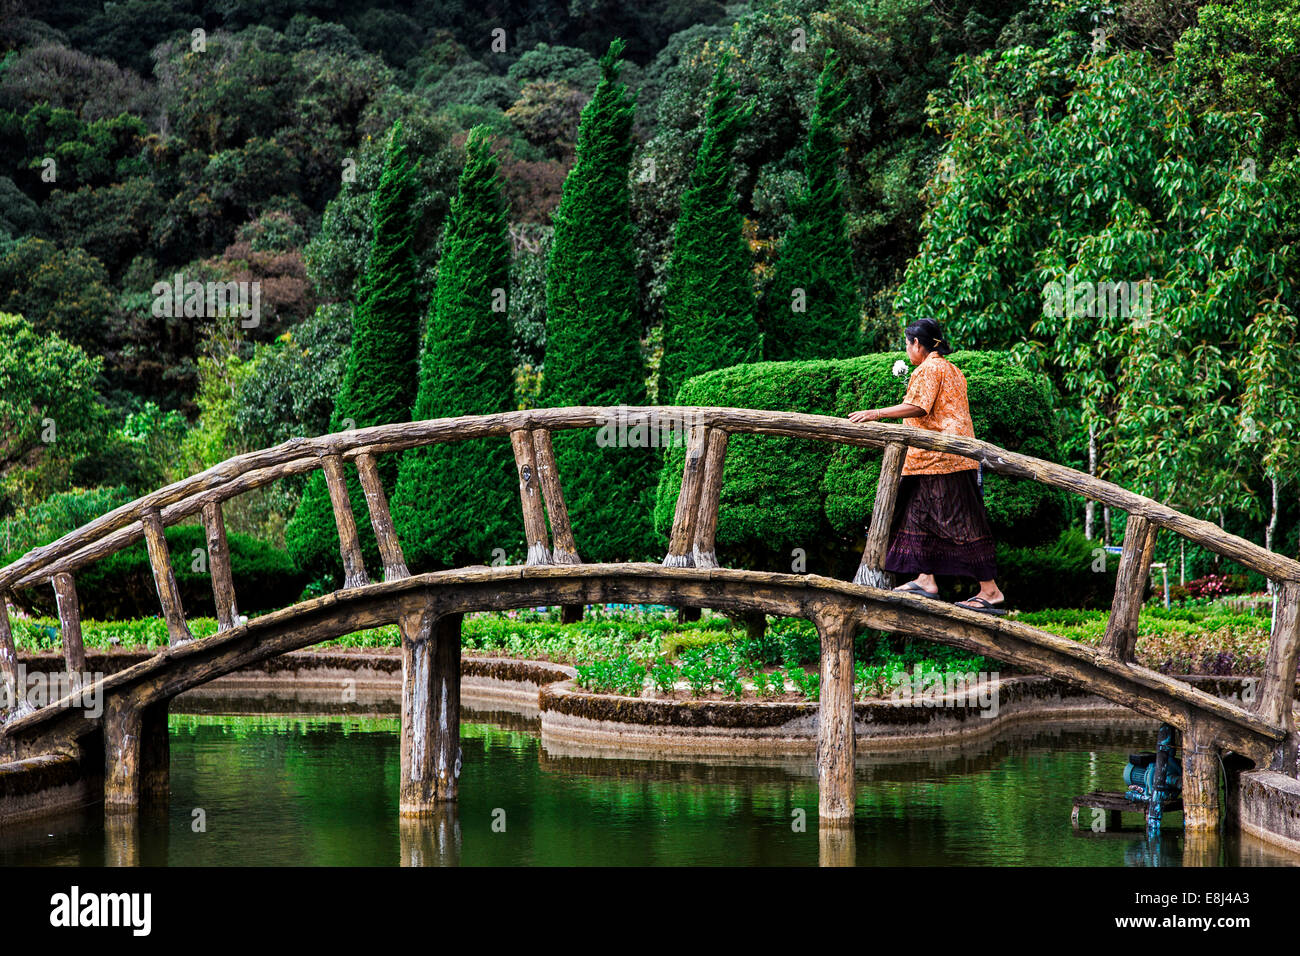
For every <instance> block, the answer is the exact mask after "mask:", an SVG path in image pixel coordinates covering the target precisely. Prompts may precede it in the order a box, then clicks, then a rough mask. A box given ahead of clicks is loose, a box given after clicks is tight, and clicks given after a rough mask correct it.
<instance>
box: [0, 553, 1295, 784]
mask: <svg viewBox="0 0 1300 956" xmlns="http://www.w3.org/2000/svg"><path fill="white" fill-rule="evenodd" d="M541 603H545V604H578V603H583V604H595V603H644V604H667V605H670V606H671V605H676V606H680V605H683V604H690V605H700V606H705V607H714V608H718V609H721V610H724V611H731V612H735V613H738V614H744V613H746V612H761V613H765V614H772V615H774V616H779V617H803V618H806V619H813V618H814V616H815V615H823V616H825V615H831V614H841V613H843V614H849V615H850V616H851V618H852V621H851V624H849V625H848V626H849V627H850V628H851V629H852V630H859V629H861V628H863V627H871V628H880V629H885V630H893V631H900V632H905V633H910V634H915V635H916V636H919V637H922V638H925V639H928V640H934V641H936V642H937V643H941V644H947V645H949V646H953V647H960V648H963V649H966V650H970V651H974V652H976V653H978V654H981V655H984V656H988V657H992V658H994V659H996V660H1003V661H1006V662H1008V663H1011V664H1015V665H1017V666H1020V667H1025V668H1027V669H1030V670H1033V671H1035V672H1037V673H1042V674H1046V675H1047V676H1050V677H1055V678H1057V679H1060V680H1064V681H1067V682H1069V683H1071V684H1075V685H1077V686H1082V687H1085V688H1086V689H1088V690H1089V691H1090V692H1092V693H1095V694H1098V695H1100V696H1102V697H1105V698H1107V699H1108V700H1112V701H1114V702H1116V703H1119V704H1122V705H1124V706H1126V707H1130V708H1132V709H1133V710H1135V711H1137V712H1138V713H1141V714H1144V715H1146V716H1148V717H1152V718H1154V719H1156V720H1161V721H1166V722H1168V723H1170V724H1172V725H1173V726H1174V727H1176V728H1177V729H1179V730H1180V731H1185V730H1186V729H1187V728H1189V727H1190V726H1191V725H1192V723H1193V722H1197V723H1198V726H1200V727H1201V728H1202V730H1203V731H1204V732H1205V733H1208V734H1210V735H1211V736H1212V737H1213V739H1214V741H1215V742H1216V745H1217V746H1219V747H1220V748H1221V749H1224V750H1231V751H1235V752H1237V753H1240V754H1243V755H1245V756H1247V757H1249V758H1250V759H1252V760H1254V761H1256V762H1257V763H1264V762H1266V761H1268V760H1269V759H1271V757H1272V755H1273V753H1274V751H1275V750H1276V749H1277V748H1278V746H1280V744H1281V743H1282V741H1284V739H1285V737H1286V734H1285V731H1284V729H1283V728H1281V727H1279V726H1276V725H1272V724H1270V723H1268V722H1267V721H1266V720H1264V719H1263V718H1262V717H1261V716H1260V715H1258V714H1256V713H1253V712H1252V711H1249V710H1246V709H1245V708H1243V707H1241V706H1238V705H1237V704H1234V703H1232V702H1229V701H1224V700H1221V699H1219V698H1217V697H1214V696H1213V695H1211V694H1208V693H1206V692H1205V691H1201V690H1198V689H1196V688H1194V687H1191V686H1190V685H1188V684H1185V683H1183V682H1181V681H1179V680H1177V679H1175V678H1172V677H1169V676H1167V675H1165V674H1160V673H1157V672H1155V671H1152V670H1148V669H1146V668H1143V667H1137V666H1135V665H1132V664H1125V663H1122V662H1119V661H1115V660H1111V659H1110V658H1107V657H1106V656H1105V655H1104V654H1102V653H1101V652H1100V651H1098V650H1097V649H1095V648H1091V647H1087V646H1085V645H1081V644H1077V643H1076V642H1074V641H1070V640H1068V639H1066V638H1063V637H1060V636H1058V635H1055V634H1048V633H1046V632H1044V631H1039V630H1037V629H1035V628H1032V627H1029V626H1027V625H1024V624H1020V623H1018V622H1015V621H1007V620H1004V619H1001V618H995V617H992V616H990V615H987V614H980V613H978V612H975V611H970V610H967V609H964V608H959V607H956V606H955V605H950V604H946V603H943V602H938V601H925V600H920V599H916V598H911V597H908V596H906V595H899V594H897V593H895V592H892V591H883V590H878V589H876V588H868V587H863V586H860V585H855V584H850V583H848V582H846V581H837V580H834V579H832V578H826V577H822V576H820V575H793V574H778V573H775V572H765V571H742V570H736V569H732V568H712V569H700V568H665V567H663V566H662V565H659V564H650V563H645V564H586V565H535V566H531V567H530V566H525V565H514V566H504V567H493V568H487V567H475V568H464V569H457V570H454V571H443V572H436V573H432V574H421V575H414V576H412V577H409V578H406V579H403V580H400V581H389V582H384V583H380V584H370V585H367V586H366V587H363V588H356V589H351V590H346V591H339V592H335V593H333V594H327V595H324V596H323V597H319V598H315V599H313V600H311V601H306V602H303V603H302V604H299V605H296V606H294V607H291V608H285V609H283V610H280V611H274V612H271V613H269V614H266V615H263V616H261V617H258V618H255V619H253V620H250V621H249V622H247V623H245V624H241V625H238V626H236V627H235V628H232V629H231V630H229V631H226V632H224V633H220V634H217V635H214V636H212V637H209V638H206V639H204V640H202V641H192V642H190V643H187V644H184V645H179V646H173V647H169V648H167V649H166V650H164V651H163V652H162V653H160V654H158V655H157V656H155V657H153V658H150V659H149V660H147V661H142V662H141V663H139V664H136V665H135V666H133V667H130V668H127V669H126V670H123V671H120V672H118V673H116V674H112V675H109V676H108V677H106V678H104V679H103V681H102V688H101V689H102V692H103V693H104V694H105V695H106V696H112V695H115V694H123V693H130V694H132V695H136V696H135V699H137V700H138V701H139V702H140V704H141V705H147V704H152V703H156V702H158V701H164V700H170V699H171V698H172V697H175V696H176V695H177V694H180V693H182V692H184V691H186V690H189V689H191V688H193V687H197V686H199V685H201V684H204V683H207V682H208V681H210V680H213V679H215V678H217V677H221V676H223V675H225V674H228V673H230V672H231V671H234V670H238V669H240V668H242V667H247V666H250V665H252V664H256V663H258V662H260V661H263V660H266V659H267V658H269V657H274V656H277V655H280V654H283V653H286V652H288V651H293V650H299V649H301V648H303V647H309V646H311V645H313V644H317V643H320V642H321V641H325V640H330V639H333V638H336V637H341V636H343V635H345V634H349V633H352V632H354V631H357V630H363V629H366V628H371V627H379V626H381V625H385V624H392V623H396V622H399V621H401V620H402V619H403V618H404V617H407V616H409V615H412V614H417V615H418V614H422V613H424V612H425V611H426V609H431V610H432V613H434V614H436V615H444V614H463V613H467V612H470V611H480V610H505V609H509V608H517V607H527V606H529V605H533V606H536V605H537V604H541ZM850 671H851V669H850ZM96 726H97V724H96V721H95V720H94V719H92V718H89V717H87V716H86V713H85V710H84V708H82V707H80V706H79V700H78V698H75V697H71V696H70V697H67V698H64V699H63V700H61V701H57V702H55V703H53V704H50V705H48V706H46V707H43V708H41V709H40V710H38V711H35V712H34V713H29V714H26V715H23V716H15V717H12V718H10V719H9V720H8V721H7V722H6V723H5V724H3V725H2V726H0V742H6V741H7V742H11V743H14V744H19V745H21V744H22V743H23V741H34V740H37V739H39V745H40V746H41V747H43V748H45V750H46V751H48V750H51V749H60V748H61V747H62V748H64V749H71V748H74V747H75V741H76V740H77V739H79V738H80V737H82V736H84V735H86V734H88V733H92V732H94V730H95V729H96ZM43 752H44V751H43Z"/></svg>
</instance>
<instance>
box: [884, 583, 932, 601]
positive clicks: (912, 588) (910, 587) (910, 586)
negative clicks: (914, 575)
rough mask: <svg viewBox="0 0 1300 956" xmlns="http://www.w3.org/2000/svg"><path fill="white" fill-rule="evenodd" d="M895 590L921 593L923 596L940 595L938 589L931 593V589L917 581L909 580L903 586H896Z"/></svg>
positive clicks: (904, 592)
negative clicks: (928, 589)
mask: <svg viewBox="0 0 1300 956" xmlns="http://www.w3.org/2000/svg"><path fill="white" fill-rule="evenodd" d="M894 590H895V591H897V592H898V593H900V594H919V595H921V597H928V598H937V597H938V596H939V592H938V591H936V592H934V593H933V594H931V593H930V592H929V591H927V590H926V589H925V588H923V587H921V585H919V584H917V583H916V582H915V581H908V582H907V583H906V584H904V585H903V586H902V587H901V588H894Z"/></svg>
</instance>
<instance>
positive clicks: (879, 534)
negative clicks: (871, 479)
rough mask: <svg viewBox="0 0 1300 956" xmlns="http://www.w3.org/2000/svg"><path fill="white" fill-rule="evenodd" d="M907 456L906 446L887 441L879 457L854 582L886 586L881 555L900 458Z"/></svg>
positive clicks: (900, 468) (887, 579)
mask: <svg viewBox="0 0 1300 956" xmlns="http://www.w3.org/2000/svg"><path fill="white" fill-rule="evenodd" d="M906 459H907V446H906V445H904V444H903V443H902V442H890V443H889V444H888V445H886V446H885V453H884V455H883V456H882V457H881V459H880V479H879V480H878V481H877V482H876V500H875V503H874V504H873V505H872V506H871V526H870V527H869V528H868V529H867V544H866V547H864V548H863V549H862V561H861V562H859V564H858V573H857V574H855V575H854V576H853V583H854V584H865V585H866V586H867V587H873V588H887V587H890V586H891V585H892V583H893V582H892V581H891V580H890V578H891V576H890V575H889V573H888V572H886V571H885V555H886V554H888V553H889V529H890V527H891V526H892V524H893V521H894V506H895V504H897V503H898V483H899V482H900V481H901V480H902V475H903V462H904V461H905V460H906Z"/></svg>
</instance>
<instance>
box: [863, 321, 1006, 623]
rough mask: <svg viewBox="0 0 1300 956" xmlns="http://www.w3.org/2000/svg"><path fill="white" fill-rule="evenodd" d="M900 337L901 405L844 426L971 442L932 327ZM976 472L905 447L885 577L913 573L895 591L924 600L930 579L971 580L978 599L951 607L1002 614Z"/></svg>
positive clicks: (962, 384)
mask: <svg viewBox="0 0 1300 956" xmlns="http://www.w3.org/2000/svg"><path fill="white" fill-rule="evenodd" d="M904 334H905V336H906V339H907V357H908V359H910V360H911V362H912V364H913V365H915V366H916V368H915V370H913V372H912V377H911V378H910V379H909V380H908V383H907V394H906V396H904V398H903V402H902V404H900V405H894V406H892V407H890V408H871V409H865V410H863V411H858V412H854V413H853V414H852V415H850V416H849V421H851V422H874V421H879V420H880V419H882V418H902V419H905V420H906V422H907V424H908V425H910V426H912V427H914V428H926V429H929V430H930V431H936V432H943V433H945V434H948V435H965V436H967V437H969V438H974V437H975V426H974V424H973V423H972V422H971V415H970V405H969V404H968V403H967V401H966V376H964V375H962V373H961V370H960V369H958V368H957V366H955V365H953V364H952V363H951V362H949V361H948V360H947V359H946V358H945V357H944V356H946V355H947V354H948V353H949V352H951V351H952V346H951V345H949V344H948V343H947V342H945V341H944V339H943V336H942V330H941V329H940V328H939V323H938V322H936V321H935V320H934V319H918V320H917V321H916V322H913V323H912V324H911V325H909V326H908V327H907V329H906V330H905V333H904ZM978 469H979V465H978V464H977V463H976V462H975V461H974V460H972V459H970V458H963V457H962V456H961V455H950V454H945V453H943V452H937V451H927V450H926V449H924V448H908V450H907V458H906V459H905V461H904V464H903V479H902V481H901V482H900V484H899V486H898V503H897V505H896V507H895V509H894V520H893V524H892V527H891V529H890V541H889V553H888V554H887V555H886V557H885V570H886V571H893V572H896V573H900V574H916V578H915V579H914V580H912V581H908V582H907V583H906V584H903V585H900V586H899V587H897V588H895V590H897V591H904V592H907V593H912V594H922V595H925V596H926V597H937V596H938V594H939V585H938V583H937V582H936V581H935V577H934V576H935V575H936V574H945V575H958V576H965V577H972V578H974V579H975V580H977V581H979V584H980V589H979V593H978V594H976V595H975V596H974V597H969V598H967V599H966V600H964V601H958V602H957V606H958V607H965V608H970V609H971V610H973V611H982V612H984V613H986V614H1005V613H1006V611H1004V610H1002V609H1001V608H999V607H998V605H1000V604H1002V603H1003V595H1002V591H1001V590H1000V589H999V588H998V585H997V582H996V581H995V580H994V576H995V574H996V570H997V566H996V563H995V559H994V555H993V534H992V532H991V531H990V530H989V522H988V515H987V514H986V513H985V511H984V499H983V496H982V494H981V492H980V488H979V485H978V484H977V482H976V477H975V476H976V473H977V471H978Z"/></svg>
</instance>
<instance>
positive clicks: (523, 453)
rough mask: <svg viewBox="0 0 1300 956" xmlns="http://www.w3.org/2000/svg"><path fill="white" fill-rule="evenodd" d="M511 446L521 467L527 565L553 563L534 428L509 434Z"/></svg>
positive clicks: (517, 430) (521, 503) (521, 499)
mask: <svg viewBox="0 0 1300 956" xmlns="http://www.w3.org/2000/svg"><path fill="white" fill-rule="evenodd" d="M510 447H511V448H512V449H513V450H514V453H515V467H516V468H518V470H519V503H520V505H521V507H522V508H523V512H524V537H525V538H526V539H527V541H528V559H527V561H526V562H525V563H527V564H550V563H551V550H550V548H549V547H548V546H547V541H548V538H547V535H546V512H545V511H543V510H542V489H541V482H540V480H539V478H538V476H537V456H536V453H535V451H534V448H533V437H532V430H531V429H528V428H516V429H515V430H514V431H512V432H511V433H510Z"/></svg>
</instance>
